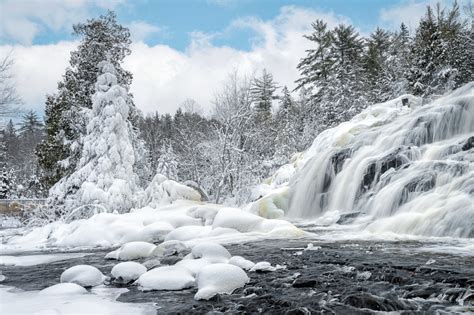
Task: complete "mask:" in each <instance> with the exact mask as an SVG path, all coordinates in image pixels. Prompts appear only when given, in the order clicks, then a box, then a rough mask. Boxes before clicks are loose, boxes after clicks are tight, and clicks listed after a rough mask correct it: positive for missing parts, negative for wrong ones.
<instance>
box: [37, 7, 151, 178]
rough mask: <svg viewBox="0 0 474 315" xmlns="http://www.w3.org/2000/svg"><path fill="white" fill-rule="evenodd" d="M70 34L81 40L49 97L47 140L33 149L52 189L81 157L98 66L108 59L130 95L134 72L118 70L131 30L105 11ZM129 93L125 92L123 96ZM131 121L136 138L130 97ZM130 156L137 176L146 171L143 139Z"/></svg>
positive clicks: (136, 116)
mask: <svg viewBox="0 0 474 315" xmlns="http://www.w3.org/2000/svg"><path fill="white" fill-rule="evenodd" d="M73 29H74V35H76V36H79V37H81V42H80V44H79V46H78V48H77V50H75V51H73V52H72V53H71V58H70V68H68V69H67V70H66V73H65V75H64V76H63V79H62V81H61V82H59V83H58V91H57V93H55V94H54V95H50V96H48V97H47V101H46V109H45V114H46V131H47V136H46V138H45V140H44V141H43V142H42V143H41V145H39V146H38V148H37V155H38V158H39V162H40V165H41V167H42V169H43V171H44V174H45V177H44V178H43V182H44V184H45V185H46V186H47V187H50V186H52V185H53V184H54V183H56V182H57V181H58V180H59V179H60V178H62V177H63V176H67V175H70V174H71V173H72V172H74V170H76V166H77V163H78V161H79V159H80V158H81V152H82V142H83V140H82V138H83V137H84V135H85V133H86V126H87V123H88V121H87V119H88V118H87V117H89V116H88V111H89V110H90V109H91V108H92V101H91V96H92V95H93V94H94V93H95V86H96V85H95V83H96V80H97V77H98V75H99V74H100V71H101V69H99V68H98V66H97V65H98V64H99V62H101V61H103V60H105V59H106V58H108V60H109V61H110V63H112V65H113V66H114V68H115V69H116V77H117V81H118V83H119V84H120V85H122V86H123V87H124V88H126V90H127V91H128V89H129V86H130V84H131V81H132V74H131V73H130V72H128V71H126V70H124V69H123V68H122V67H121V63H122V61H123V59H124V58H125V57H126V56H127V55H129V54H130V48H129V46H130V43H131V41H130V32H129V30H128V29H127V28H126V27H123V26H122V25H120V24H119V23H118V22H117V17H116V15H115V14H114V13H113V12H112V11H109V12H108V13H107V14H106V15H103V16H100V17H99V18H95V19H91V20H88V21H87V22H86V23H79V24H76V25H74V27H73ZM127 93H129V92H127ZM127 102H128V103H129V107H130V110H129V117H128V119H129V120H130V121H131V122H132V124H133V128H134V132H135V133H137V134H138V123H139V117H140V113H139V111H138V110H137V109H136V107H135V106H134V104H133V100H132V97H131V94H130V93H129V96H128V98H127ZM133 146H134V149H135V150H134V152H135V154H137V156H136V157H135V158H136V160H137V163H136V164H135V165H134V167H135V170H136V172H138V173H140V175H142V174H143V176H145V173H148V169H147V165H146V159H143V158H139V157H138V155H139V154H145V148H144V144H143V142H142V141H140V140H139V138H138V137H135V140H134V143H133Z"/></svg>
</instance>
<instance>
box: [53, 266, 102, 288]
mask: <svg viewBox="0 0 474 315" xmlns="http://www.w3.org/2000/svg"><path fill="white" fill-rule="evenodd" d="M60 281H61V282H62V283H64V282H68V283H75V284H78V285H80V286H83V287H95V286H97V285H99V284H102V283H103V282H104V281H105V276H104V275H103V274H102V272H100V270H99V269H97V268H96V267H93V266H89V265H77V266H73V267H71V268H69V269H67V270H66V271H64V272H63V273H62V274H61V278H60Z"/></svg>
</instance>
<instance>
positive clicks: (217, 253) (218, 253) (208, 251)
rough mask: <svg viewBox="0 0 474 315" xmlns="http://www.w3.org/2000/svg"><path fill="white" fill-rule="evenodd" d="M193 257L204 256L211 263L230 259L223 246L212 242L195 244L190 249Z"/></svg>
mask: <svg viewBox="0 0 474 315" xmlns="http://www.w3.org/2000/svg"><path fill="white" fill-rule="evenodd" d="M191 255H192V257H193V258H205V259H206V260H208V261H211V262H213V263H217V262H227V261H228V260H229V259H230V257H231V256H230V253H229V251H228V250H227V249H225V247H224V246H222V245H219V244H217V243H212V242H204V243H200V244H197V245H195V246H194V247H193V249H192V251H191Z"/></svg>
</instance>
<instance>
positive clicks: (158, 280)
mask: <svg viewBox="0 0 474 315" xmlns="http://www.w3.org/2000/svg"><path fill="white" fill-rule="evenodd" d="M137 283H138V285H139V289H140V290H142V291H151V290H183V289H186V288H190V287H192V286H194V284H195V279H194V277H193V275H192V273H191V271H189V270H188V269H186V268H184V267H179V266H166V267H158V268H155V269H152V270H150V271H148V272H146V273H144V274H143V275H141V276H140V278H138V280H137Z"/></svg>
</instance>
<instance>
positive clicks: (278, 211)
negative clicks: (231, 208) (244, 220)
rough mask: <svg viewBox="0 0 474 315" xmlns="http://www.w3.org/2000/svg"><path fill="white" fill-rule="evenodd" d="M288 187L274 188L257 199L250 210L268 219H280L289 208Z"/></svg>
mask: <svg viewBox="0 0 474 315" xmlns="http://www.w3.org/2000/svg"><path fill="white" fill-rule="evenodd" d="M288 194H289V189H288V187H282V188H278V189H275V190H273V191H272V192H271V193H269V194H267V195H265V196H264V197H262V198H260V199H259V200H257V201H255V202H254V203H253V204H252V206H251V208H250V211H251V212H252V213H255V214H258V215H259V216H261V217H263V218H267V219H278V218H281V217H283V216H284V214H285V211H287V210H288Z"/></svg>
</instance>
